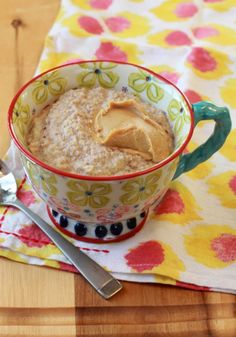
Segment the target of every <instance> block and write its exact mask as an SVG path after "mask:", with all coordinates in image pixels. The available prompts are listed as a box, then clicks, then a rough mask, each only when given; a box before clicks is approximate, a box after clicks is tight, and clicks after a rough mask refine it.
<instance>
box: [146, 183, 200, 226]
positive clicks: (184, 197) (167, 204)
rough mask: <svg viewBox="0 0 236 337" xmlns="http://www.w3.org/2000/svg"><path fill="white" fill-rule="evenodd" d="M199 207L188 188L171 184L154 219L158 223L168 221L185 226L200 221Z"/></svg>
mask: <svg viewBox="0 0 236 337" xmlns="http://www.w3.org/2000/svg"><path fill="white" fill-rule="evenodd" d="M199 210H200V207H199V205H198V204H197V202H196V200H195V199H194V197H193V195H192V194H191V192H190V191H189V190H188V189H187V187H186V186H184V185H183V184H181V183H180V182H178V181H175V182H173V183H172V184H171V186H170V188H169V190H168V191H167V192H166V194H165V196H164V198H163V200H162V202H161V203H160V204H159V205H157V206H156V207H155V208H154V213H153V215H152V217H154V218H155V219H156V220H158V221H168V222H172V223H174V224H178V225H181V226H184V225H186V224H188V223H189V222H191V221H192V220H200V219H201V217H200V215H199V214H198V213H197V212H198V211H199Z"/></svg>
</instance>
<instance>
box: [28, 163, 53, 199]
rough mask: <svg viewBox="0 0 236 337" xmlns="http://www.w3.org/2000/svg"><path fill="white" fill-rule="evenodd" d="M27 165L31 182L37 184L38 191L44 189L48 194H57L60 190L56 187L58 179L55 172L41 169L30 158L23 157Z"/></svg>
mask: <svg viewBox="0 0 236 337" xmlns="http://www.w3.org/2000/svg"><path fill="white" fill-rule="evenodd" d="M23 161H24V162H25V163H24V164H25V165H26V167H27V172H28V176H29V179H30V181H31V183H32V184H33V185H34V186H35V188H36V190H37V191H40V189H41V188H42V190H43V191H44V192H45V193H46V194H48V195H53V196H55V195H56V194H57V192H58V189H57V187H56V184H57V179H56V177H55V175H54V174H52V173H50V172H48V171H45V170H41V169H40V168H39V167H38V166H37V165H35V164H33V163H31V162H30V161H29V160H26V159H25V158H24V159H23Z"/></svg>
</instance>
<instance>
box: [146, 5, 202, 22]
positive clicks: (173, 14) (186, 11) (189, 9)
mask: <svg viewBox="0 0 236 337" xmlns="http://www.w3.org/2000/svg"><path fill="white" fill-rule="evenodd" d="M151 12H152V13H154V14H155V15H156V16H157V17H158V18H160V19H161V20H163V21H167V22H168V21H169V22H171V21H185V20H188V19H190V18H192V17H193V16H194V15H196V14H197V12H198V7H197V6H196V4H194V3H193V1H190V0H175V1H173V0H166V1H163V3H162V4H161V5H160V6H158V7H155V8H153V9H152V10H151Z"/></svg>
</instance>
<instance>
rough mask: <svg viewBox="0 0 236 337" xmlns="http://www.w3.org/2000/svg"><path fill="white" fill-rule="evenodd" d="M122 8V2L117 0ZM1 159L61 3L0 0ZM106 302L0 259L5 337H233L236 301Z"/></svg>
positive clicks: (153, 296)
mask: <svg viewBox="0 0 236 337" xmlns="http://www.w3.org/2000/svg"><path fill="white" fill-rule="evenodd" d="M117 1H118V0H117ZM0 5H1V11H0V33H1V34H0V46H1V50H0V75H1V77H0V79H1V81H0V84H1V90H0V137H1V138H0V156H2V155H3V153H4V152H5V150H6V149H7V147H8V144H9V136H8V131H7V123H6V116H7V109H8V106H9V103H10V100H11V99H12V97H13V95H14V93H15V92H16V90H17V89H18V88H19V87H20V86H21V85H22V84H23V83H25V82H26V81H28V80H29V79H30V78H31V77H32V76H33V74H34V70H35V67H36V65H37V62H38V59H39V56H40V53H41V50H42V47H43V41H44V37H45V35H46V34H47V32H48V30H49V28H50V27H51V25H52V23H53V21H54V19H55V16H56V14H57V12H58V9H59V0H1V1H0ZM123 285H124V290H123V291H122V292H120V293H119V294H117V295H116V296H115V297H114V298H112V299H111V300H109V301H106V300H103V299H102V298H100V297H99V295H97V294H96V293H95V292H94V290H93V289H92V288H91V287H90V286H89V285H88V284H87V283H86V282H85V281H84V280H83V279H82V278H81V277H80V276H79V275H74V274H71V273H66V272H62V271H57V270H52V269H47V268H43V267H35V266H29V265H24V264H21V263H16V262H13V261H8V260H6V259H4V258H0V337H7V336H8V337H18V336H30V337H34V336H37V337H38V336H40V337H42V336H43V337H49V336H50V337H54V336H55V337H58V336H63V337H75V336H83V337H85V336H90V337H91V336H94V337H95V336H96V337H97V336H104V337H110V336H117V337H118V336H121V337H141V336H142V337H144V336H146V337H154V336H155V337H167V336H168V337H172V336H174V337H210V336H211V337H219V336H223V337H235V336H236V304H235V296H233V295H229V294H220V293H210V292H199V291H191V290H186V289H180V288H176V287H171V286H165V285H151V284H138V283H129V282H123Z"/></svg>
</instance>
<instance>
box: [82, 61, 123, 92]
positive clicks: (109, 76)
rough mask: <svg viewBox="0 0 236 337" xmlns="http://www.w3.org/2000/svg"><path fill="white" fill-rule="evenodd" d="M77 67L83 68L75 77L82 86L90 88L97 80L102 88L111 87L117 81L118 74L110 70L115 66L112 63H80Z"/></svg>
mask: <svg viewBox="0 0 236 337" xmlns="http://www.w3.org/2000/svg"><path fill="white" fill-rule="evenodd" d="M79 67H80V68H83V69H85V70H84V71H81V72H80V73H79V75H78V77H77V81H78V83H79V85H80V86H82V87H88V88H92V87H94V85H95V84H96V83H97V82H98V83H99V84H100V86H102V87H104V88H113V87H114V86H115V85H116V83H117V82H118V81H119V75H118V74H117V73H116V72H114V71H111V69H113V68H115V67H117V65H116V64H114V63H104V62H94V63H88V64H86V63H82V64H80V65H79Z"/></svg>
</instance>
